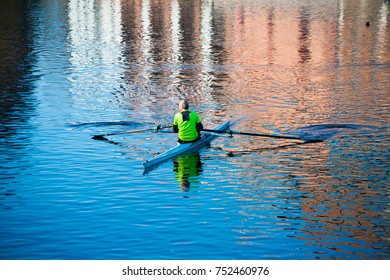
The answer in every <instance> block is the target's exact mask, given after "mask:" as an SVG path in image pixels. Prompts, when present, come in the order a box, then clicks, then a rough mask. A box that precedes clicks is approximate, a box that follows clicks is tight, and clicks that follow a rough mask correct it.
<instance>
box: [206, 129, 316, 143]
mask: <svg viewBox="0 0 390 280" xmlns="http://www.w3.org/2000/svg"><path fill="white" fill-rule="evenodd" d="M203 131H208V132H215V133H225V134H229V135H233V134H238V135H247V136H259V137H270V138H281V139H295V140H302V141H313V140H305V139H302V138H301V137H299V136H290V135H278V134H262V133H251V132H241V131H234V130H230V129H228V130H215V129H203ZM314 141H318V140H314Z"/></svg>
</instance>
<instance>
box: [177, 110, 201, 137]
mask: <svg viewBox="0 0 390 280" xmlns="http://www.w3.org/2000/svg"><path fill="white" fill-rule="evenodd" d="M200 122H201V121H200V118H199V116H198V114H197V113H196V112H193V111H188V110H185V111H183V112H180V113H177V114H176V115H175V117H174V119H173V125H177V127H178V129H179V132H178V137H179V139H180V140H183V141H193V140H195V139H196V138H197V137H198V131H197V130H196V124H197V123H200Z"/></svg>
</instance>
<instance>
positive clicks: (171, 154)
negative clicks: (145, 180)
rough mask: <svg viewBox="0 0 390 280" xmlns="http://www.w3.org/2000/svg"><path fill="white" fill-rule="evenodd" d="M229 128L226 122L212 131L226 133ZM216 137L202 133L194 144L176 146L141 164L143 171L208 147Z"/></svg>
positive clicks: (216, 135)
mask: <svg viewBox="0 0 390 280" xmlns="http://www.w3.org/2000/svg"><path fill="white" fill-rule="evenodd" d="M229 126H230V121H227V122H224V123H223V124H220V125H218V126H216V127H214V128H213V130H216V131H226V130H227V129H229ZM217 137H219V135H218V134H211V133H210V134H209V133H202V135H201V138H200V139H199V140H198V141H196V142H192V143H183V144H177V146H176V147H173V148H171V149H169V150H167V151H165V152H163V153H161V154H159V155H157V156H156V157H154V158H152V159H150V160H147V161H145V162H144V163H143V165H144V168H145V171H147V170H150V169H152V167H154V166H156V165H158V164H160V163H163V162H165V161H167V160H170V159H173V158H176V157H178V156H179V155H182V154H189V153H194V152H197V151H199V150H201V149H203V148H205V147H206V146H208V145H210V142H211V141H212V140H214V139H215V138H217Z"/></svg>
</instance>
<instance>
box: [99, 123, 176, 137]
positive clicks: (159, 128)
mask: <svg viewBox="0 0 390 280" xmlns="http://www.w3.org/2000/svg"><path fill="white" fill-rule="evenodd" d="M170 127H172V126H171V125H168V126H164V125H158V126H157V127H156V128H145V129H138V130H127V131H119V132H114V133H106V134H100V135H94V136H93V137H92V139H94V140H107V138H106V137H107V136H112V135H119V134H131V133H137V132H143V131H150V130H156V131H159V130H161V129H165V128H170Z"/></svg>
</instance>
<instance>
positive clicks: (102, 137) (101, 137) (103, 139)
mask: <svg viewBox="0 0 390 280" xmlns="http://www.w3.org/2000/svg"><path fill="white" fill-rule="evenodd" d="M92 139H93V140H102V141H106V140H107V138H106V137H104V135H94V136H93V137H92Z"/></svg>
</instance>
